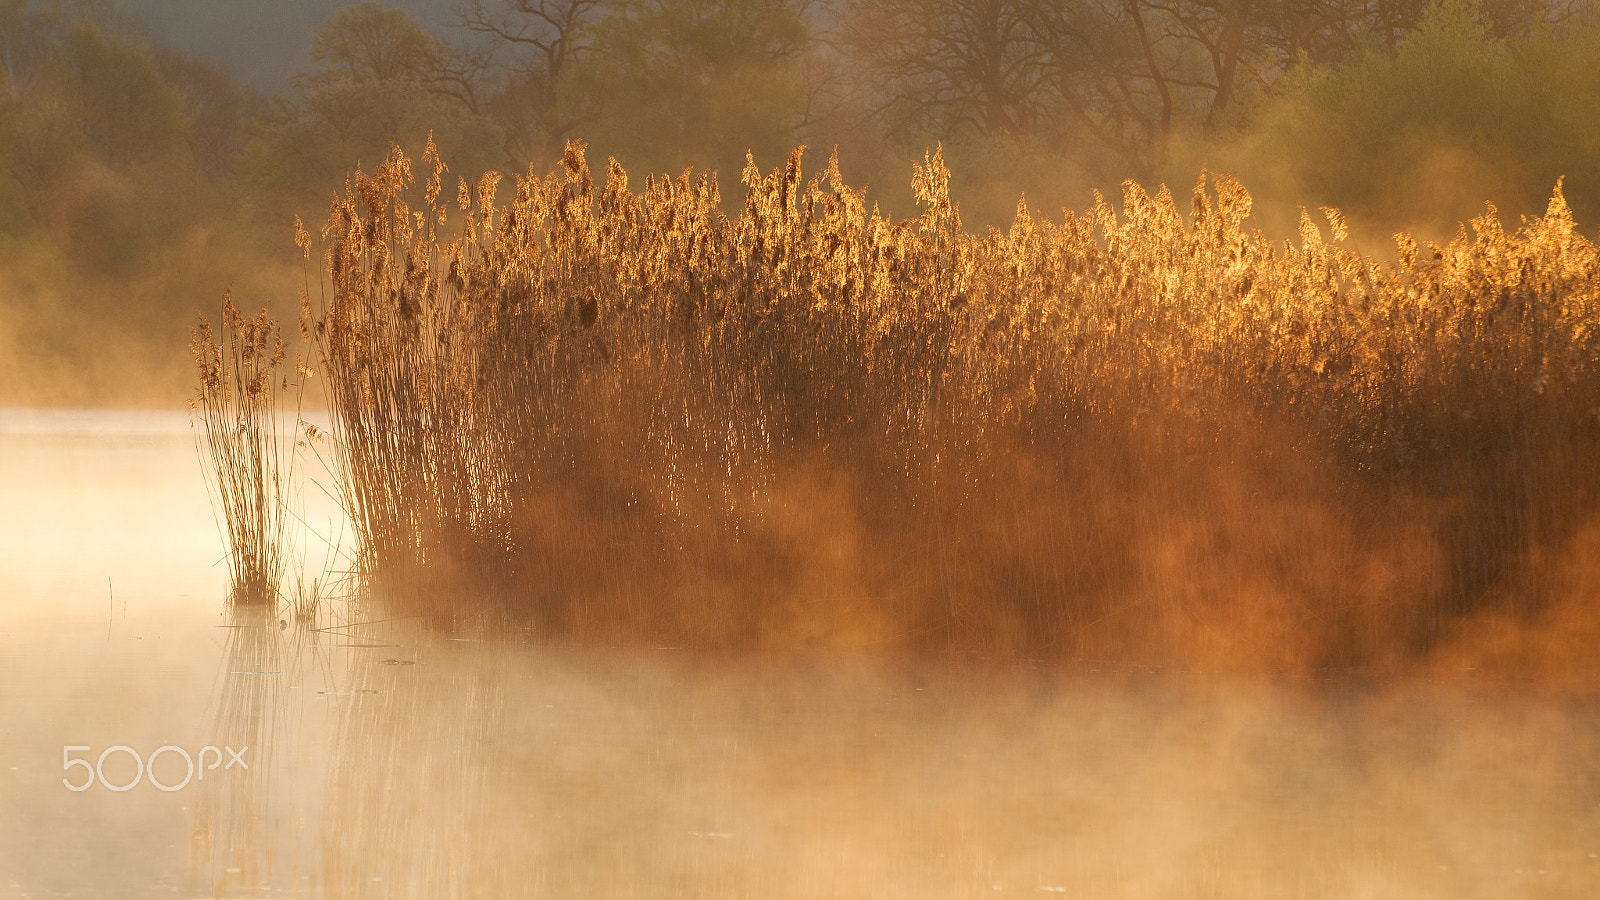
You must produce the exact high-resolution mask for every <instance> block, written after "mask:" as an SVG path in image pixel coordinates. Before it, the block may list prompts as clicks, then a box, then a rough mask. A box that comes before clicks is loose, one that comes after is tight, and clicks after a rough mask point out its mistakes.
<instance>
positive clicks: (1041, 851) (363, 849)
mask: <svg viewBox="0 0 1600 900" xmlns="http://www.w3.org/2000/svg"><path fill="white" fill-rule="evenodd" d="M309 493H311V496H310V497H308V499H307V500H306V501H305V509H304V510H303V511H302V513H301V514H302V515H303V516H304V517H305V519H306V520H307V521H308V522H312V523H316V528H317V530H318V531H319V532H321V533H327V534H334V533H337V531H338V528H337V524H336V522H334V521H332V520H334V519H335V517H336V512H335V511H334V510H332V508H331V506H330V505H329V504H328V503H326V501H325V498H322V499H318V496H319V495H317V494H316V493H315V492H314V491H313V492H309ZM301 546H302V547H303V548H304V553H303V556H304V557H305V560H306V567H307V568H308V570H310V571H311V573H312V574H322V572H323V570H324V569H328V568H337V567H338V564H337V562H334V563H329V562H327V561H326V554H325V553H324V551H323V548H322V547H321V546H320V545H318V544H317V542H316V541H314V540H310V539H305V540H303V541H302V542H301ZM222 556H223V547H222V543H221V540H220V538H219V537H218V534H217V530H216V527H215V524H214V522H213V520H212V515H211V508H210V505H209V503H208V502H207V499H206V493H205V488H204V481H203V476H202V471H201V469H200V466H199V463H198V461H197V459H196V455H195V452H194V449H193V444H192V439H191V437H190V434H189V430H188V422H187V417H186V416H185V415H183V414H165V413H106V412H27V411H14V410H13V411H0V608H3V609H4V611H5V616H6V622H7V625H8V627H6V628H3V629H0V896H3V897H30V898H44V897H67V896H73V897H121V898H140V897H203V896H228V897H427V898H431V897H452V896H460V897H524V896H526V897H687V896H694V897H761V898H783V897H794V898H802V897H804V898H815V897H866V896H872V897H907V898H913V897H915V898H938V897H975V896H983V897H989V896H1007V895H1010V896H1051V895H1056V894H1062V895H1067V896H1072V897H1080V898H1098V897H1106V898H1122V897H1127V898H1137V897H1151V898H1158V897H1159V898H1173V897H1208V898H1209V897H1239V898H1257V897H1260V898H1269V897H1270V898H1283V897H1295V898H1300V897H1307V898H1318V897H1328V898H1335V897H1337V898H1348V897H1370V898H1389V897H1394V898H1413V897H1416V898H1425V897H1438V898H1478V897H1482V898H1491V897H1493V898H1501V897H1513V896H1515V897H1549V898H1588V897H1593V896H1596V895H1597V891H1600V858H1597V854H1600V714H1597V713H1600V706H1597V705H1596V704H1595V703H1594V702H1592V701H1590V700H1587V699H1583V698H1577V699H1574V698H1570V697H1568V698H1548V697H1545V698H1540V697H1528V696H1517V695H1514V694H1507V693H1504V692H1501V693H1489V692H1485V691H1481V690H1477V689H1474V688H1472V687H1471V686H1469V685H1459V684H1426V683H1423V684H1416V685H1408V686H1388V687H1384V686H1373V685H1351V684H1342V683H1339V682H1337V681H1326V682H1317V683H1311V684H1284V683H1273V682H1269V681H1259V682H1249V681H1236V682H1231V683H1228V684H1216V683H1212V684H1209V685H1197V684H1193V683H1189V682H1187V681H1186V680H1185V679H1184V678H1183V677H1182V676H1181V675H1173V674H1171V673H1165V674H1163V673H1150V672H1148V671H1144V670H1141V669H1139V668H1138V667H1130V666H1127V665H1124V664H1121V663H1118V662H1116V661H1077V662H1075V663H1073V664H1070V665H1065V666H1055V665H1052V666H1045V665H1041V664H1039V663H1035V662H1030V661H1028V660H976V659H971V658H965V657H963V658H959V659H949V660H941V659H921V660H915V661H911V660H890V659H883V658H874V657H870V656H837V655H835V656H801V657H787V658H784V659H755V658H745V659H729V658H726V657H715V658H713V657H704V656H699V655H695V654H690V653H686V652H684V651H679V650H671V649H660V650H655V651H649V652H643V653H640V652H633V653H623V652H619V651H609V650H606V649H604V648H562V647H550V646H539V645H535V644H531V643H525V642H522V641H520V640H519V639H517V638H515V637H512V638H500V639H485V636H483V635H477V634H470V633H464V634H437V633H432V634H430V633H424V632H423V631H421V630H420V629H418V628H416V627H415V626H414V625H413V623H410V622H407V621H392V620H390V621H385V620H386V619H389V617H388V616H387V615H386V614H385V612H384V610H383V608H382V607H381V606H379V605H371V604H363V605H358V604H355V603H351V602H346V601H339V600H329V601H328V602H326V603H325V604H324V605H323V607H322V610H321V612H320V614H319V617H318V619H317V621H315V622H300V621H296V620H295V617H294V616H293V614H292V613H291V612H290V611H289V610H288V609H287V608H285V609H283V610H279V611H273V612H271V613H270V614H262V615H253V614H242V613H240V614H230V613H228V612H226V611H225V610H224V604H223V602H222V598H223V595H224V592H225V589H226V572H225V570H224V568H223V566H222V565H221V563H220V560H221V558H222ZM335 559H336V558H335ZM113 746H126V747H129V748H131V749H132V750H133V751H134V752H137V753H140V754H142V755H144V756H148V755H149V754H150V753H151V752H152V751H155V750H156V749H157V748H160V747H163V746H172V747H175V748H181V749H182V750H183V751H184V752H186V753H189V754H190V756H191V757H193V756H194V755H196V754H197V753H198V752H199V751H200V748H203V747H207V746H215V747H218V748H219V749H220V748H231V749H234V750H239V749H240V748H247V749H245V750H244V751H243V753H242V762H243V763H244V764H248V766H249V768H248V769H246V768H244V767H243V765H235V766H233V767H231V768H223V767H222V766H221V765H220V764H219V765H218V767H217V768H216V769H212V770H209V771H208V772H206V778H205V780H204V781H201V780H198V779H194V780H191V781H190V782H189V783H188V784H187V785H186V786H184V787H182V788H181V789H178V790H173V791H162V790H159V789H157V788H156V787H154V786H153V785H152V784H151V783H150V781H149V780H148V779H147V778H146V779H143V780H141V781H140V782H139V783H138V784H136V785H135V786H134V787H132V788H130V789H128V790H126V791H120V792H119V791H113V790H110V789H108V788H106V787H104V786H103V785H102V784H101V783H98V782H97V783H94V784H93V785H92V786H91V787H90V788H88V789H87V790H84V791H82V792H74V791H71V790H69V789H68V788H67V787H66V786H65V785H63V783H62V781H63V778H64V777H65V778H67V779H69V780H70V781H73V782H79V781H81V780H82V778H83V771H84V770H83V769H82V768H81V767H80V768H74V769H70V770H64V768H63V748H64V747H88V748H90V749H89V750H87V751H81V750H80V751H73V758H87V759H88V760H89V761H90V762H93V761H94V760H95V759H96V758H97V757H98V756H99V755H100V754H101V753H102V752H103V751H105V750H106V748H109V747H113ZM220 755H221V754H219V756H220ZM207 761H209V760H207ZM102 769H103V774H104V776H105V780H106V781H109V782H110V783H112V784H114V785H120V784H123V783H127V782H128V781H129V780H131V779H132V778H133V777H134V776H135V774H137V773H136V770H135V766H134V763H133V762H132V759H131V756H130V754H128V753H124V752H121V751H118V752H115V753H113V754H112V755H111V756H109V757H107V759H106V761H105V763H104V765H103V766H102ZM185 772H186V769H185V766H184V763H183V759H182V755H181V754H180V753H177V752H174V751H167V752H166V753H165V754H163V755H162V756H160V757H159V758H158V760H157V762H156V764H155V767H154V774H155V775H156V776H157V778H158V780H160V781H161V782H162V783H165V784H169V785H170V784H175V783H177V782H179V781H181V780H182V779H183V778H184V775H185ZM97 777H98V776H97Z"/></svg>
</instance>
